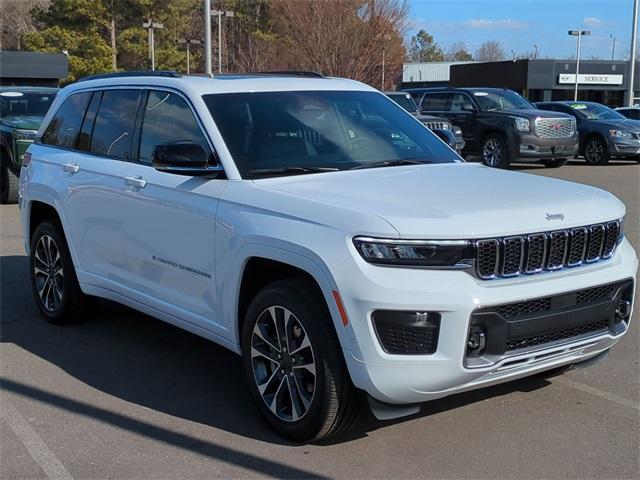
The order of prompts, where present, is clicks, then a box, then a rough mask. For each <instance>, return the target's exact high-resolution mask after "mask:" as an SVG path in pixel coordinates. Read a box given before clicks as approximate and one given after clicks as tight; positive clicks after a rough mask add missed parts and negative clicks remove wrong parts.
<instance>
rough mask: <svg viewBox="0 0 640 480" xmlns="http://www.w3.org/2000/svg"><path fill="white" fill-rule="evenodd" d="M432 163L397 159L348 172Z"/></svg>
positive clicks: (357, 167)
mask: <svg viewBox="0 0 640 480" xmlns="http://www.w3.org/2000/svg"><path fill="white" fill-rule="evenodd" d="M428 163H433V162H432V161H431V160H416V159H412V158H399V159H397V160H384V161H382V162H371V163H366V164H362V165H358V166H355V167H351V168H350V169H349V170H360V169H362V168H381V167H398V166H401V165H426V164H428Z"/></svg>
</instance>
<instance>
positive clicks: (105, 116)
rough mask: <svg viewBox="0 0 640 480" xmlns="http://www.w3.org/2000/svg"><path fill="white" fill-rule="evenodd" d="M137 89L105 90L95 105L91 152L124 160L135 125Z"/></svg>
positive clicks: (129, 147)
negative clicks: (96, 106) (95, 113)
mask: <svg viewBox="0 0 640 480" xmlns="http://www.w3.org/2000/svg"><path fill="white" fill-rule="evenodd" d="M139 103H140V90H105V91H104V92H103V94H102V101H101V102H100V107H99V108H98V113H97V115H96V120H95V125H94V127H93V135H92V136H91V153H95V154H97V155H104V156H107V157H112V158H120V159H124V160H127V159H129V158H130V157H131V138H132V137H133V131H134V128H135V122H136V115H137V113H138V104H139Z"/></svg>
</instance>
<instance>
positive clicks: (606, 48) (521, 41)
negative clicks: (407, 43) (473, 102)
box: [407, 0, 633, 59]
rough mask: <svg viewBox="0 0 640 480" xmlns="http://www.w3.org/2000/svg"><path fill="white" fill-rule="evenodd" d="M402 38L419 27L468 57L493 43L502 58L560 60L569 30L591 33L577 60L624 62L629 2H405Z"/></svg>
mask: <svg viewBox="0 0 640 480" xmlns="http://www.w3.org/2000/svg"><path fill="white" fill-rule="evenodd" d="M409 2H410V3H409V6H410V14H409V18H410V25H409V30H408V32H407V33H408V34H407V36H408V37H410V36H411V35H412V34H415V33H416V32H417V31H418V30H420V29H424V30H426V31H427V32H428V33H430V34H431V35H433V37H434V39H435V41H436V42H437V43H438V44H439V45H440V46H441V47H442V48H443V49H444V50H445V51H447V49H448V47H449V46H450V45H451V44H452V43H454V42H457V41H462V42H464V43H465V44H466V45H467V50H469V51H470V52H471V53H474V52H475V51H476V50H477V48H478V47H479V46H480V44H481V43H483V42H485V41H488V40H497V41H499V42H500V43H501V44H502V46H503V48H504V50H505V53H506V54H507V56H511V51H512V50H513V51H515V53H516V55H517V54H521V53H524V52H529V51H533V50H534V45H537V46H538V52H539V53H538V55H539V58H540V57H545V56H548V57H552V58H566V57H568V56H570V55H574V56H575V53H576V37H570V36H569V35H567V31H568V30H571V29H576V28H581V29H583V30H591V32H592V33H591V36H590V37H584V38H583V41H582V48H581V54H580V57H581V58H588V57H590V56H592V55H596V56H600V57H602V58H605V59H610V58H611V52H612V44H613V40H612V39H611V37H610V35H615V36H616V48H615V57H616V59H622V58H625V57H626V58H628V55H629V51H630V39H631V23H632V10H633V0H409Z"/></svg>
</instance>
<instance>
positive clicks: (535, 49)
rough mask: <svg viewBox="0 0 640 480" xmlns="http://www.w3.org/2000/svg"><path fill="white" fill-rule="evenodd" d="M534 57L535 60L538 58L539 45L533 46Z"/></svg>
mask: <svg viewBox="0 0 640 480" xmlns="http://www.w3.org/2000/svg"><path fill="white" fill-rule="evenodd" d="M533 59H534V60H537V59H538V45H534V46H533Z"/></svg>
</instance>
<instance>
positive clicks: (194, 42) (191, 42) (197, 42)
mask: <svg viewBox="0 0 640 480" xmlns="http://www.w3.org/2000/svg"><path fill="white" fill-rule="evenodd" d="M178 43H180V44H183V45H186V46H187V75H189V74H190V73H191V65H190V63H191V62H190V58H189V57H190V51H189V47H190V46H191V45H200V40H192V39H190V38H180V39H178Z"/></svg>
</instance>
